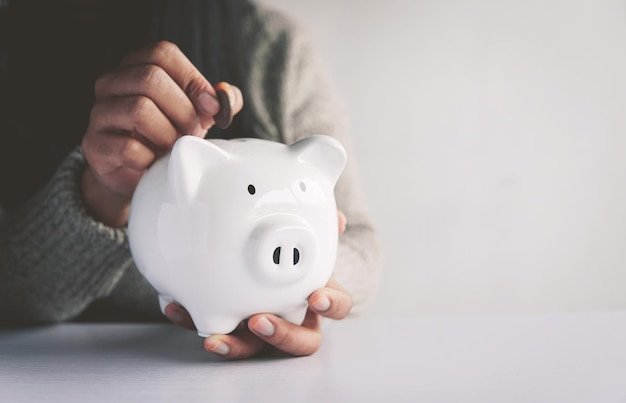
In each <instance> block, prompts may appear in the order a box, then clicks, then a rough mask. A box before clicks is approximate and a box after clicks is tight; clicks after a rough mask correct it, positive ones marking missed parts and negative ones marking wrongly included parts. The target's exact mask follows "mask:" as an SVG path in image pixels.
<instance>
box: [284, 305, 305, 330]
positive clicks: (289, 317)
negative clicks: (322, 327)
mask: <svg viewBox="0 0 626 403" xmlns="http://www.w3.org/2000/svg"><path fill="white" fill-rule="evenodd" d="M307 308H308V307H307V305H306V304H305V305H304V306H302V307H298V308H296V309H294V310H293V311H289V312H284V313H282V314H281V315H280V317H281V318H283V319H285V320H286V321H287V322H291V323H294V324H296V325H301V324H302V322H304V317H305V316H306V311H307Z"/></svg>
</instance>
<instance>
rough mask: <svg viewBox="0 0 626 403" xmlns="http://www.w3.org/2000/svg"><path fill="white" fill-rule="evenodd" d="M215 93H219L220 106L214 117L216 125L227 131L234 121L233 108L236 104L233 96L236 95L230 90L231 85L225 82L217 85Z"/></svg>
mask: <svg viewBox="0 0 626 403" xmlns="http://www.w3.org/2000/svg"><path fill="white" fill-rule="evenodd" d="M214 88H215V92H216V93H217V101H218V102H219V104H220V110H219V112H217V114H216V115H214V116H213V120H215V125H216V126H217V127H219V128H220V129H226V128H227V127H228V126H230V124H231V123H232V121H233V108H232V104H233V103H234V102H235V100H234V99H232V96H231V94H232V93H234V92H233V91H232V90H231V89H230V85H228V83H225V82H223V81H222V82H220V83H217V84H216V85H215V87H214Z"/></svg>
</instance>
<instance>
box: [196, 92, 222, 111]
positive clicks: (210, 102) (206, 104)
mask: <svg viewBox="0 0 626 403" xmlns="http://www.w3.org/2000/svg"><path fill="white" fill-rule="evenodd" d="M198 107H199V108H200V111H201V112H202V113H204V114H205V115H208V116H213V115H215V114H216V113H217V112H219V110H220V103H219V102H218V101H217V98H215V97H214V96H212V95H211V94H209V93H208V92H202V93H200V95H198Z"/></svg>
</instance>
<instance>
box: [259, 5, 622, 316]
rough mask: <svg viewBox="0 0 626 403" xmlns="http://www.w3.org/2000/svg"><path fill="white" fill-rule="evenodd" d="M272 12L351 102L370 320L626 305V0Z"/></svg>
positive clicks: (305, 8)
mask: <svg viewBox="0 0 626 403" xmlns="http://www.w3.org/2000/svg"><path fill="white" fill-rule="evenodd" d="M265 2H266V3H268V4H271V5H274V6H277V7H279V8H281V9H283V10H284V11H286V12H287V13H288V14H290V15H292V16H293V17H294V18H297V19H298V20H300V21H301V22H302V23H303V24H305V26H306V27H307V28H308V29H309V31H310V33H311V35H312V37H313V40H314V42H315V43H316V45H317V46H318V50H319V52H320V53H321V55H322V57H323V58H324V62H325V63H326V66H327V68H328V70H329V72H330V74H331V76H332V77H333V79H334V81H335V83H336V85H337V86H338V88H339V90H340V93H341V94H342V96H343V97H344V100H345V102H346V104H347V107H348V111H349V114H350V119H351V124H352V127H351V129H352V132H353V135H354V138H355V143H356V149H355V152H354V155H352V157H353V158H355V159H356V161H357V163H358V165H359V168H360V170H361V173H362V176H363V181H364V186H365V191H366V194H367V195H368V197H369V199H370V205H371V208H372V211H373V213H374V216H375V218H376V221H377V223H378V226H379V229H380V234H381V242H382V246H383V251H384V254H385V278H384V281H383V284H382V287H381V290H380V292H379V294H378V297H377V300H376V302H375V303H374V304H373V305H372V306H371V308H370V310H369V313H368V315H371V316H406V315H467V314H506V313H532V312H554V311H585V310H615V309H621V310H623V309H625V308H626V160H625V158H624V156H625V155H626V1H615V0H614V1H611V0H586V1H584V0H571V1H565V0H563V1H556V0H545V1H544V0H541V1H539V0H526V1H511V0H504V1H500V0H470V1H464V0H442V1H438V0H430V1H423V0H422V1H419V0H418V1H416V0H388V1H385V2H381V1H366V0H363V1H357V0H353V1H348V0H344V1H338V0H316V1H304V0H265Z"/></svg>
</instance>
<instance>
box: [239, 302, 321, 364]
mask: <svg viewBox="0 0 626 403" xmlns="http://www.w3.org/2000/svg"><path fill="white" fill-rule="evenodd" d="M248 328H249V329H250V330H251V331H252V332H253V333H254V334H255V335H257V336H258V337H259V338H260V339H262V340H264V341H265V342H266V343H268V344H271V345H272V346H274V347H276V348H277V349H279V350H281V351H284V352H285V353H287V354H291V355H296V356H303V355H311V354H313V353H315V352H316V351H317V350H318V349H319V348H320V345H321V344H322V332H321V329H320V322H319V316H318V315H317V314H316V313H315V312H313V311H310V310H309V311H307V314H306V316H305V318H304V322H303V323H302V326H298V325H295V324H293V323H290V322H287V321H285V320H283V319H281V318H279V317H277V316H274V315H270V314H260V315H255V316H252V317H251V318H250V319H249V320H248Z"/></svg>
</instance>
